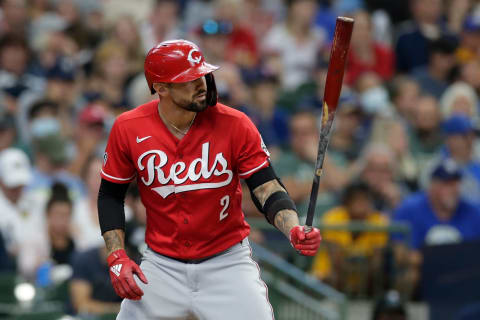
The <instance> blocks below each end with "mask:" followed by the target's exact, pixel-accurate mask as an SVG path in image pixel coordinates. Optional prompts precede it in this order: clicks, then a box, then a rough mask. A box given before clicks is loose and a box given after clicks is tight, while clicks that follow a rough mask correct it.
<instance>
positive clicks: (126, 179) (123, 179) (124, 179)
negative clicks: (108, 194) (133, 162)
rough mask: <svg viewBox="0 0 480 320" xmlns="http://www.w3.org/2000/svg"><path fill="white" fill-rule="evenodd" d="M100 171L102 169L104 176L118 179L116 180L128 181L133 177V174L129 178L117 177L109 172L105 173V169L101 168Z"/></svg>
mask: <svg viewBox="0 0 480 320" xmlns="http://www.w3.org/2000/svg"><path fill="white" fill-rule="evenodd" d="M101 171H102V174H103V175H104V176H105V177H107V178H110V179H114V180H118V181H129V180H132V179H133V178H135V175H133V176H131V177H130V178H117V177H114V176H111V175H109V174H106V173H105V171H103V169H101Z"/></svg>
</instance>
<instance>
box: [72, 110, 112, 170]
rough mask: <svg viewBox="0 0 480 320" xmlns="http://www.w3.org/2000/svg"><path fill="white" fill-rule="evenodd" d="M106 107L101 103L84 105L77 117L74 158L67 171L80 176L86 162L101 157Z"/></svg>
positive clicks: (106, 114) (107, 117)
mask: <svg viewBox="0 0 480 320" xmlns="http://www.w3.org/2000/svg"><path fill="white" fill-rule="evenodd" d="M107 108H108V107H107V106H106V104H104V103H101V102H93V103H90V104H89V105H86V106H85V107H84V108H83V110H82V111H81V112H80V114H79V115H78V124H77V128H76V129H75V131H76V132H75V148H76V150H75V157H74V159H73V160H72V161H71V163H70V166H69V171H70V172H71V173H72V174H74V175H76V176H80V175H81V173H82V169H83V168H85V166H86V165H87V160H88V159H89V158H90V157H92V156H94V155H96V156H102V155H103V153H104V150H105V145H106V140H107V135H106V130H107V128H106V124H107V121H108V119H109V118H113V116H112V115H109V114H108V110H107Z"/></svg>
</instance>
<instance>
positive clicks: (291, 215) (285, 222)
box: [253, 180, 299, 238]
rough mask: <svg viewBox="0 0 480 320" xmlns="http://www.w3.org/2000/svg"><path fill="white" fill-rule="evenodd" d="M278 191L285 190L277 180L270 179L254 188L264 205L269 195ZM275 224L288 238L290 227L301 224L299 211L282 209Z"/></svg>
mask: <svg viewBox="0 0 480 320" xmlns="http://www.w3.org/2000/svg"><path fill="white" fill-rule="evenodd" d="M277 191H285V189H284V188H283V187H282V186H281V185H280V183H278V181H277V180H271V181H268V182H266V183H264V184H262V185H260V186H258V187H257V188H255V190H253V194H254V195H255V197H256V198H257V200H258V201H259V202H260V204H261V205H262V206H263V205H265V201H267V199H268V197H269V196H271V195H272V194H273V193H275V192H277ZM274 224H275V226H276V227H277V228H278V230H280V231H282V232H283V233H284V234H285V235H286V236H287V238H288V237H289V236H290V229H292V228H293V227H295V226H297V225H299V222H298V216H297V213H296V212H295V211H293V210H281V211H280V212H278V213H277V215H276V216H275V221H274Z"/></svg>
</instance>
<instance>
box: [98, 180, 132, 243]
mask: <svg viewBox="0 0 480 320" xmlns="http://www.w3.org/2000/svg"><path fill="white" fill-rule="evenodd" d="M128 185H129V183H122V184H120V183H113V182H110V181H107V180H105V179H102V182H101V183H100V190H98V202H97V205H98V221H99V222H100V230H101V231H102V234H104V233H105V232H107V231H110V230H114V229H122V230H125V208H124V206H123V205H124V201H125V195H126V194H127V190H128Z"/></svg>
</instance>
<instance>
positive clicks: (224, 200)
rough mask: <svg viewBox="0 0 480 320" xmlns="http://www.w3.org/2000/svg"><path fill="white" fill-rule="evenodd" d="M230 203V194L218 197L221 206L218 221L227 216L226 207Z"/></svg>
mask: <svg viewBox="0 0 480 320" xmlns="http://www.w3.org/2000/svg"><path fill="white" fill-rule="evenodd" d="M229 204H230V196H229V195H226V196H224V197H223V198H222V199H220V205H221V206H223V209H222V211H220V221H222V220H223V219H225V218H226V217H227V216H228V212H226V211H227V208H228V205H229Z"/></svg>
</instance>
